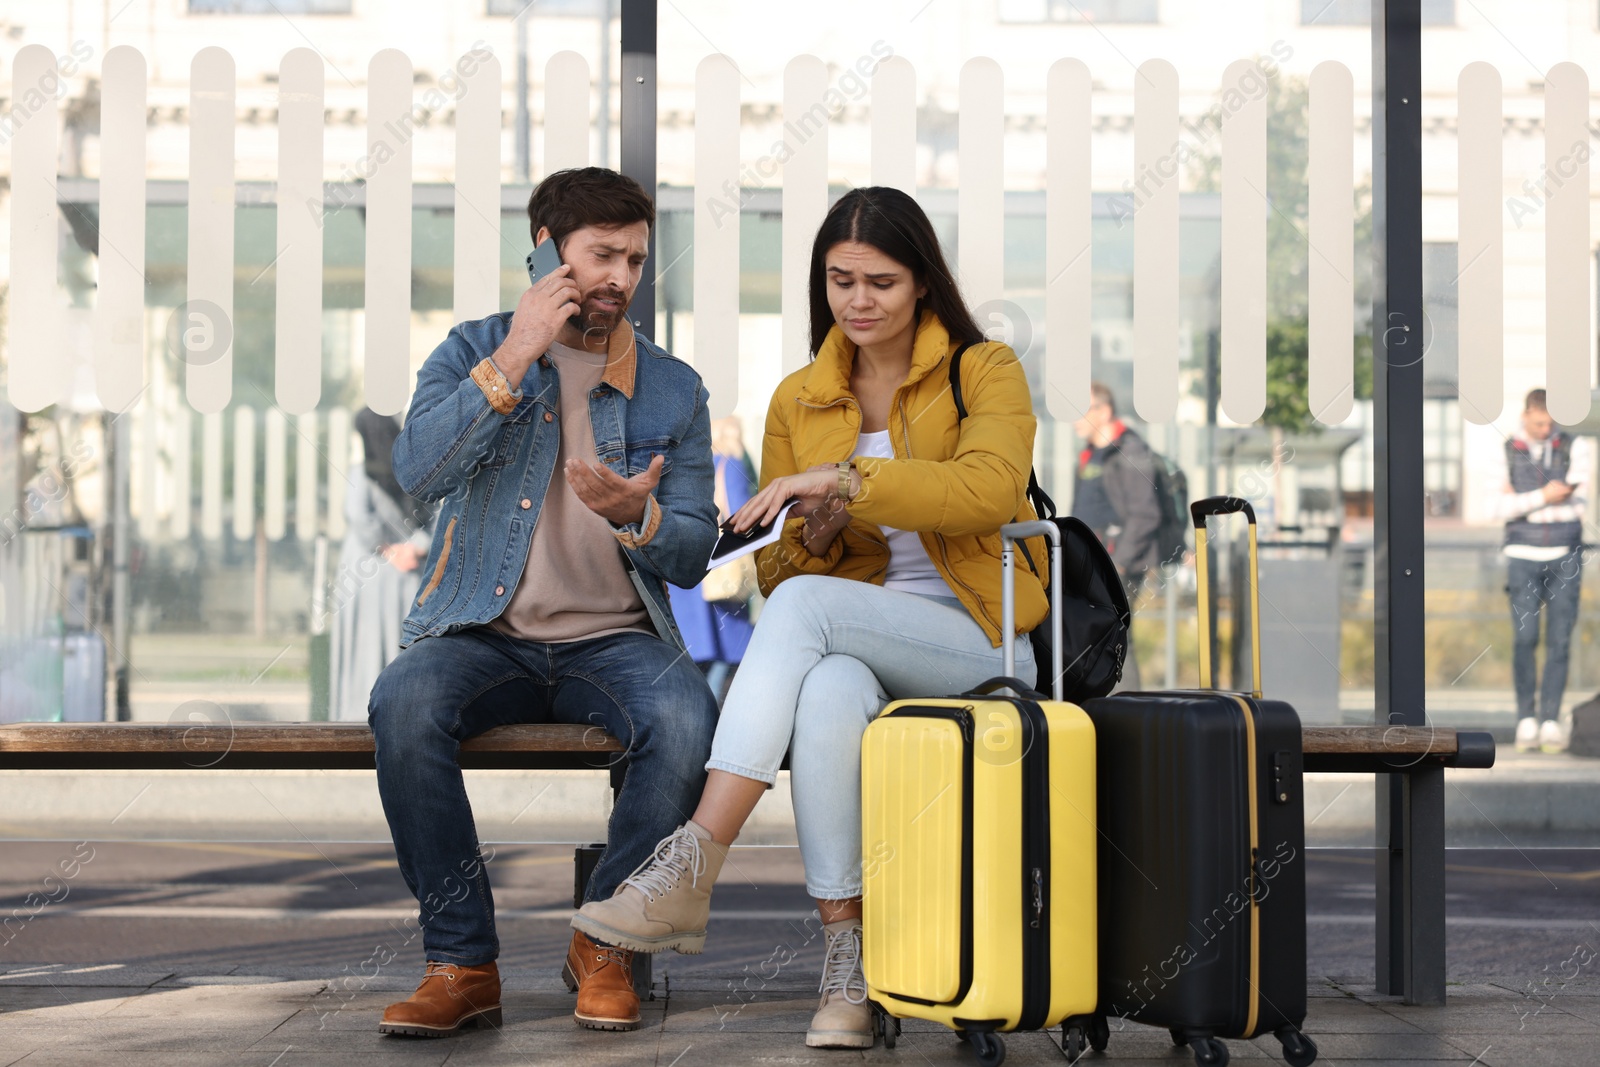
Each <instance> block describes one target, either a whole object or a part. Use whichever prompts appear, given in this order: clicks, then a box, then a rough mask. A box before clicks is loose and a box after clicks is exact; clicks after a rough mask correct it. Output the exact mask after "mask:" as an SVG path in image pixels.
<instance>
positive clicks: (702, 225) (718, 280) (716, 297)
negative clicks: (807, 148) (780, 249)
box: [694, 55, 739, 419]
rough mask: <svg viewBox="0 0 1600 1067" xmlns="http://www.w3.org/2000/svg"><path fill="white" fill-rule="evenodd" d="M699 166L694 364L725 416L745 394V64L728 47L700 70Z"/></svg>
mask: <svg viewBox="0 0 1600 1067" xmlns="http://www.w3.org/2000/svg"><path fill="white" fill-rule="evenodd" d="M694 174H695V198H694V203H695V210H694V246H695V252H694V369H695V370H696V371H698V372H699V374H700V377H701V378H703V379H704V380H705V384H706V389H707V390H709V391H710V393H711V401H710V403H711V417H712V418H714V419H720V418H723V417H725V416H728V415H732V414H733V409H734V405H735V404H737V403H738V400H739V204H738V201H737V200H736V199H735V200H734V201H733V202H731V203H730V202H729V199H728V193H727V191H726V188H725V186H726V187H727V188H732V189H737V188H738V187H739V68H738V67H737V66H736V65H735V64H734V62H733V60H731V59H729V58H728V57H727V56H724V55H711V56H707V57H706V58H705V59H703V60H701V61H700V65H699V67H697V68H696V70H695V83H694Z"/></svg>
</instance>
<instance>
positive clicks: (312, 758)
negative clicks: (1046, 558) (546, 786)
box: [0, 722, 1495, 995]
mask: <svg viewBox="0 0 1600 1067" xmlns="http://www.w3.org/2000/svg"><path fill="white" fill-rule="evenodd" d="M1302 741H1303V749H1304V753H1305V770H1306V772H1307V773H1308V774H1319V773H1340V772H1342V773H1351V772H1356V773H1372V774H1414V773H1419V772H1430V773H1431V772H1435V771H1438V770H1440V769H1441V768H1444V767H1490V766H1493V764H1494V755H1495V746H1494V739H1493V738H1492V737H1491V736H1490V735H1489V734H1487V733H1481V732H1470V731H1458V730H1451V729H1443V728H1437V729H1436V728H1433V727H1425V726H1391V727H1383V726H1307V727H1305V728H1304V729H1303V731H1302ZM622 752H623V747H622V744H621V743H620V742H619V741H617V739H616V738H614V737H612V736H610V735H609V734H607V733H605V732H604V731H602V730H600V729H598V728H596V727H584V726H565V725H537V726H536V725H522V726H500V727H496V728H495V729H493V730H489V731H487V732H486V733H483V734H479V735H478V736H477V737H474V738H471V739H470V740H468V741H466V742H464V743H463V744H462V746H461V757H460V761H461V766H462V767H464V768H467V769H473V768H500V769H516V770H530V771H546V770H586V769H587V770H608V771H609V772H610V775H611V788H612V790H613V795H614V794H615V791H616V790H618V789H620V788H621V785H622V778H623V775H624V774H625V773H626V764H625V763H624V761H623V760H622V758H621V754H622ZM186 768H187V769H196V770H206V769H214V770H245V769H280V770H281V769H291V770H294V769H320V770H371V769H372V768H373V745H372V733H371V731H369V730H368V729H367V726H366V724H365V723H262V722H248V723H215V724H212V723H204V724H193V725H180V724H168V723H17V724H13V725H7V726H0V770H25V769H32V770H42V769H54V770H183V769H186ZM1404 817H1405V818H1406V819H1407V820H1412V819H1418V818H1432V816H1431V815H1429V816H1419V815H1418V814H1417V813H1414V812H1411V811H1409V810H1408V811H1407V812H1406V813H1405V815H1404ZM1437 822H1438V823H1439V825H1438V826H1417V827H1414V828H1413V827H1408V828H1411V829H1416V830H1417V831H1420V832H1422V833H1424V834H1426V835H1427V836H1428V837H1430V838H1436V839H1437V840H1439V841H1442V840H1443V834H1444V826H1443V812H1442V811H1439V812H1437ZM1407 839H1408V840H1409V839H1410V837H1409V835H1408V838H1407ZM603 847H604V846H603V845H599V844H596V845H585V846H581V847H579V848H578V849H577V850H576V853H575V854H574V857H573V866H574V876H573V906H574V907H577V906H578V905H579V904H580V903H582V900H583V891H584V888H585V886H586V885H587V883H588V878H589V874H590V872H592V871H593V870H594V864H595V862H596V860H597V859H598V857H599V854H600V850H601V849H602V848H603ZM1440 856H1441V857H1442V851H1441V852H1440ZM1437 865H1438V867H1439V870H1438V871H1436V872H1435V871H1428V872H1426V873H1427V874H1428V877H1425V878H1422V879H1419V880H1417V881H1415V882H1413V881H1410V880H1408V881H1406V883H1405V886H1406V891H1405V892H1403V893H1401V894H1398V895H1397V896H1393V897H1391V899H1390V900H1389V902H1388V904H1389V906H1388V909H1387V915H1388V922H1389V924H1390V928H1391V929H1393V930H1395V931H1398V932H1400V933H1402V934H1403V933H1404V932H1405V931H1406V930H1408V929H1409V924H1410V923H1411V916H1412V914H1413V913H1414V911H1415V909H1417V908H1423V909H1427V911H1428V912H1429V913H1431V914H1436V915H1442V914H1443V912H1444V903H1445V902H1444V869H1443V860H1442V858H1441V859H1440V860H1439V862H1438V864H1437ZM1419 885H1420V886H1424V887H1426V888H1425V889H1424V890H1422V891H1417V890H1416V889H1415V888H1414V887H1415V886H1419ZM1414 898H1415V899H1414ZM1439 950H1440V952H1441V954H1442V952H1443V945H1442V944H1441V945H1440V948H1439ZM1439 962H1440V969H1441V972H1442V969H1443V966H1442V960H1441V961H1439ZM634 983H635V985H636V986H637V987H638V988H639V990H640V994H641V995H648V991H649V988H650V956H649V955H647V954H645V953H642V952H641V953H635V955H634Z"/></svg>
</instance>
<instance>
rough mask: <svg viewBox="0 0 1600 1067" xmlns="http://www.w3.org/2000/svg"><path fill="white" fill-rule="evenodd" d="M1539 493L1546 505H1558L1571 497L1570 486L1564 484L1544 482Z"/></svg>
mask: <svg viewBox="0 0 1600 1067" xmlns="http://www.w3.org/2000/svg"><path fill="white" fill-rule="evenodd" d="M1540 492H1542V493H1543V494H1544V502H1545V503H1546V504H1559V503H1561V502H1562V501H1564V500H1566V499H1567V497H1569V496H1571V495H1572V486H1570V485H1568V484H1567V483H1566V482H1546V483H1545V484H1544V488H1543V489H1541V490H1540Z"/></svg>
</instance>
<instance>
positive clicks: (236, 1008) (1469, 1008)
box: [0, 969, 1600, 1067]
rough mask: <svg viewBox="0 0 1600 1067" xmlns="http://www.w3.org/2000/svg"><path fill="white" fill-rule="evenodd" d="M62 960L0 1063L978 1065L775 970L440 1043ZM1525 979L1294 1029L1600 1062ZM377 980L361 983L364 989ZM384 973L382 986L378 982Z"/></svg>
mask: <svg viewBox="0 0 1600 1067" xmlns="http://www.w3.org/2000/svg"><path fill="white" fill-rule="evenodd" d="M69 970H70V969H63V970H58V971H46V972H45V973H41V974H35V975H16V976H14V977H9V978H8V980H6V981H5V982H4V983H3V984H0V1067H12V1065H13V1064H23V1065H26V1067H68V1065H71V1067H79V1065H83V1064H102V1063H104V1064H113V1065H115V1067H158V1065H159V1067H189V1065H201V1064H249V1065H256V1067H292V1065H297V1064H304V1065H319V1067H362V1065H366V1064H373V1065H376V1064H379V1063H383V1064H389V1063H397V1064H443V1063H449V1064H451V1065H452V1067H461V1065H467V1064H472V1065H476V1064H483V1065H499V1064H546V1063H573V1064H595V1065H609V1064H619V1065H620V1064H641V1065H642V1064H650V1065H657V1067H715V1065H723V1064H741V1065H743V1064H819V1065H826V1064H846V1063H857V1062H864V1063H874V1064H901V1065H904V1067H924V1065H928V1067H942V1065H945V1064H951V1065H972V1064H976V1063H977V1059H976V1057H975V1056H974V1054H973V1052H972V1050H971V1049H970V1048H969V1047H967V1046H966V1045H964V1044H962V1043H960V1042H959V1041H957V1040H956V1039H955V1038H954V1036H953V1035H951V1034H950V1033H949V1032H948V1031H946V1030H944V1029H943V1028H941V1027H938V1026H934V1025H931V1024H928V1023H923V1022H917V1021H912V1020H908V1021H907V1022H906V1023H905V1026H904V1033H903V1034H902V1035H901V1037H900V1041H899V1044H898V1046H897V1047H896V1048H895V1049H893V1050H890V1049H886V1048H884V1047H883V1045H882V1044H881V1043H880V1044H879V1045H878V1046H877V1047H875V1048H873V1049H871V1050H868V1051H859V1052H858V1051H825V1050H817V1049H808V1048H806V1047H805V1043H804V1033H805V1029H806V1025H807V1023H808V1021H809V1019H810V1015H811V1011H812V1008H813V1006H814V1003H815V992H814V987H813V986H811V985H810V984H809V983H801V982H798V981H793V980H789V979H787V977H786V976H780V978H779V979H778V980H775V981H773V982H771V983H769V984H767V985H766V986H765V987H764V988H760V989H757V990H753V991H750V992H748V993H746V994H744V996H743V998H742V999H741V998H740V997H736V996H734V995H732V994H731V993H730V990H731V989H732V988H734V983H735V981H736V980H742V979H743V977H744V975H743V973H742V972H741V973H740V974H737V975H735V974H729V975H718V974H709V973H696V974H694V975H693V976H692V977H686V978H682V979H679V980H677V981H673V980H672V979H671V978H670V976H669V977H668V978H666V979H665V980H662V981H658V982H657V984H656V994H657V995H656V997H655V999H653V1000H651V1001H648V1002H646V1004H645V1005H644V1006H643V1015H644V1025H643V1026H642V1027H641V1028H640V1029H639V1030H638V1031H636V1032H633V1033H623V1034H617V1033H596V1032H591V1031H588V1030H583V1029H580V1028H579V1027H577V1026H576V1025H575V1024H574V1023H573V1021H572V1015H571V1012H572V998H571V996H570V995H569V994H568V993H566V991H565V990H564V989H562V988H561V987H560V986H559V984H558V983H557V982H556V980H554V979H553V978H551V977H550V976H549V975H547V974H544V973H534V972H519V973H513V974H508V975H507V976H506V978H507V980H506V986H507V991H506V993H505V996H504V1000H503V1003H504V1005H505V1025H504V1026H503V1027H502V1028H501V1029H499V1030H497V1031H477V1032H471V1033H464V1034H461V1035H458V1036H456V1037H451V1038H446V1039H443V1040H435V1041H429V1040H407V1039H401V1038H393V1037H385V1036H383V1035H380V1034H379V1033H377V1031H376V1024H377V1019H378V1015H379V1013H380V1012H381V1011H382V1009H383V1006H384V1005H385V1004H387V1003H389V1002H390V1001H392V1000H394V999H396V995H395V990H392V989H389V988H368V989H365V990H362V991H359V992H344V991H341V990H339V989H337V988H331V987H330V985H329V983H328V982H326V981H324V980H295V981H275V980H272V979H262V978H248V977H243V976H205V975H189V976H185V975H169V974H154V973H152V974H145V975H138V976H130V975H129V974H128V972H126V971H118V972H117V973H116V979H117V980H119V981H121V982H124V983H127V982H130V981H137V982H141V983H143V984H137V985H128V984H124V985H105V984H99V983H100V982H102V981H104V980H105V979H106V978H108V977H109V976H108V975H106V973H105V972H94V971H87V972H80V973H77V974H73V973H69ZM1547 977H1549V978H1550V979H1551V980H1550V981H1548V982H1543V981H1541V983H1540V984H1538V985H1536V986H1534V985H1530V983H1529V981H1528V980H1527V978H1526V977H1522V978H1507V979H1505V980H1497V979H1482V980H1478V981H1476V982H1474V983H1473V984H1470V985H1461V984H1457V985H1453V986H1452V987H1451V988H1450V992H1449V1003H1448V1004H1447V1005H1445V1006H1444V1007H1437V1008H1424V1007H1413V1006H1407V1005H1405V1004H1402V1003H1400V1001H1399V999H1398V998H1395V997H1388V996H1380V995H1378V994H1376V993H1374V992H1373V990H1372V987H1371V985H1370V984H1365V985H1363V984H1362V983H1361V982H1359V981H1356V980H1348V979H1340V978H1324V979H1315V980H1313V981H1312V982H1311V986H1310V992H1311V998H1310V1004H1311V1009H1310V1014H1309V1015H1308V1017H1307V1019H1306V1024H1305V1030H1306V1032H1307V1033H1308V1034H1310V1035H1311V1036H1312V1038H1313V1039H1314V1040H1315V1041H1316V1042H1317V1045H1318V1046H1319V1049H1320V1056H1319V1058H1318V1060H1317V1062H1318V1063H1319V1064H1323V1065H1326V1067H1337V1065H1340V1064H1357V1063H1359V1064H1362V1065H1363V1067H1365V1065H1371V1064H1405V1065H1407V1067H1428V1065H1430V1064H1446V1063H1450V1064H1465V1065H1473V1064H1481V1065H1483V1067H1510V1065H1516V1067H1526V1065H1530V1064H1533V1065H1538V1067H1580V1065H1581V1067H1591V1065H1593V1064H1595V1063H1596V1062H1600V1054H1597V1051H1596V1050H1597V1049H1600V979H1597V978H1591V977H1589V976H1587V975H1583V974H1580V975H1577V976H1576V977H1574V978H1572V979H1571V980H1564V979H1563V978H1562V976H1560V975H1555V974H1552V975H1551V976H1547ZM378 984H380V983H375V985H378ZM395 984H396V983H395V982H393V981H384V982H382V983H381V985H382V986H384V987H387V986H392V985H395ZM1117 1025H1118V1024H1117V1021H1116V1020H1113V1027H1114V1028H1113V1032H1112V1036H1111V1044H1110V1047H1109V1048H1108V1049H1107V1051H1106V1052H1105V1053H1103V1054H1098V1053H1088V1054H1086V1055H1085V1056H1084V1057H1083V1062H1084V1064H1085V1067H1089V1065H1092V1064H1096V1063H1104V1064H1107V1065H1108V1067H1145V1065H1162V1067H1187V1065H1188V1064H1190V1063H1192V1062H1193V1060H1192V1057H1191V1056H1190V1054H1189V1052H1188V1050H1186V1049H1178V1048H1174V1047H1173V1045H1172V1043H1171V1041H1170V1040H1169V1038H1168V1037H1167V1035H1166V1033H1165V1032H1164V1031H1161V1030H1157V1029H1152V1028H1150V1027H1146V1026H1140V1025H1137V1024H1132V1023H1124V1024H1121V1029H1118V1028H1116V1027H1117ZM1228 1045H1229V1049H1230V1052H1231V1054H1232V1058H1233V1060H1234V1061H1236V1062H1239V1063H1246V1062H1256V1061H1260V1062H1268V1061H1270V1062H1278V1063H1281V1062H1282V1059H1281V1057H1280V1055H1279V1046H1278V1043H1277V1041H1276V1040H1274V1039H1273V1038H1271V1037H1266V1038H1261V1039H1258V1040H1256V1041H1253V1042H1252V1041H1230V1042H1228ZM1006 1049H1007V1055H1006V1060H1005V1062H1006V1063H1007V1064H1010V1065H1013V1067H1025V1065H1029V1064H1062V1063H1065V1059H1064V1057H1063V1055H1062V1052H1061V1050H1060V1046H1059V1044H1058V1043H1057V1039H1056V1035H1046V1034H1040V1033H1027V1034H1014V1035H1009V1036H1008V1037H1007V1039H1006Z"/></svg>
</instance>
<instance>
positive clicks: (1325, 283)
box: [1306, 60, 1422, 426]
mask: <svg viewBox="0 0 1600 1067" xmlns="http://www.w3.org/2000/svg"><path fill="white" fill-rule="evenodd" d="M1354 97H1355V87H1354V82H1353V81H1352V79H1351V77H1350V69H1349V68H1348V67H1346V66H1345V65H1344V64H1343V63H1336V62H1333V61H1332V60H1329V61H1327V62H1323V63H1318V64H1317V65H1316V67H1315V68H1313V69H1312V71H1311V118H1310V131H1309V132H1310V145H1309V148H1308V156H1309V161H1308V164H1307V166H1306V179H1307V183H1308V185H1309V190H1308V196H1307V203H1306V209H1307V210H1306V229H1307V235H1306V239H1307V243H1309V244H1310V246H1311V251H1310V258H1309V263H1308V268H1307V289H1308V290H1309V298H1310V299H1309V313H1308V316H1307V336H1306V357H1307V359H1308V360H1309V361H1310V366H1309V367H1308V368H1307V377H1308V385H1307V389H1306V393H1307V397H1306V399H1307V402H1308V403H1309V404H1310V407H1311V416H1312V418H1314V419H1316V420H1317V421H1318V422H1321V423H1323V424H1324V425H1330V426H1331V425H1337V424H1338V423H1341V422H1343V421H1344V420H1345V419H1347V418H1349V417H1350V411H1351V409H1352V408H1353V407H1354V405H1355V377H1354V375H1355V340H1356V339H1355V276H1356V274H1355V222H1356V218H1355V112H1354ZM1418 333H1419V334H1420V331H1418ZM1408 340H1409V343H1410V344H1411V345H1414V346H1415V351H1416V358H1419V359H1420V358H1421V345H1422V338H1421V336H1417V337H1415V338H1409V339H1408ZM1396 354H1397V353H1395V352H1394V350H1393V349H1392V348H1391V349H1390V358H1394V356H1395V355H1396Z"/></svg>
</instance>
